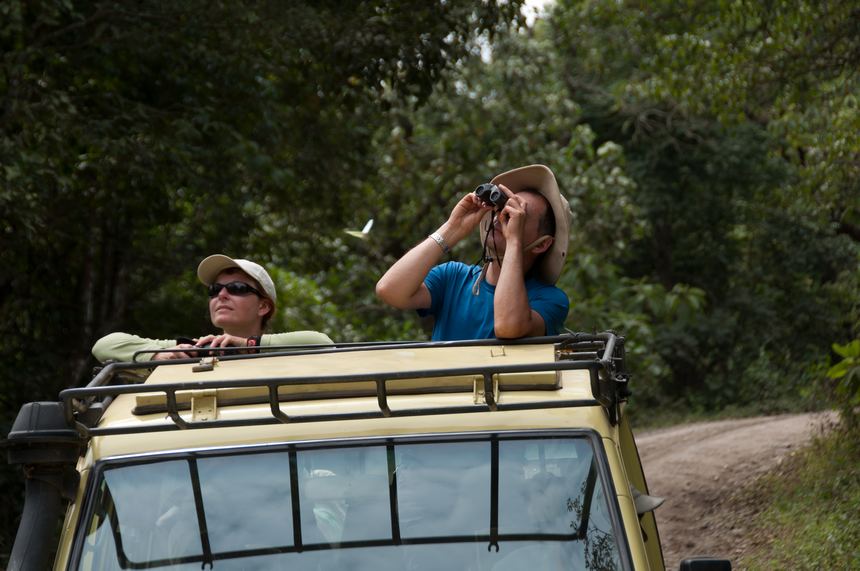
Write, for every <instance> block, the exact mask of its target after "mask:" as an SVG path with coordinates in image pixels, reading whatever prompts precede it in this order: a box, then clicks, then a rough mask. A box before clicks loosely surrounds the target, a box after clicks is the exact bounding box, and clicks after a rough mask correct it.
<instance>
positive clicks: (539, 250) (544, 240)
mask: <svg viewBox="0 0 860 571" xmlns="http://www.w3.org/2000/svg"><path fill="white" fill-rule="evenodd" d="M539 239H540V240H541V241H540V243H539V244H535V245H534V246H532V248H531V251H532V252H533V253H534V254H536V255H537V254H543V253H544V252H546V251H547V250H549V247H550V246H552V243H553V241H554V240H555V239H554V238H553V237H552V236H550V235H549V234H546V235H544V236H541V238H539Z"/></svg>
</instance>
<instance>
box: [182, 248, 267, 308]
mask: <svg viewBox="0 0 860 571" xmlns="http://www.w3.org/2000/svg"><path fill="white" fill-rule="evenodd" d="M230 268H239V269H240V270H242V271H243V272H245V273H246V274H248V275H249V276H251V277H252V278H253V279H254V280H256V281H257V283H258V284H260V287H261V288H263V293H265V294H266V297H268V298H269V299H271V300H272V301H277V300H278V294H277V292H275V282H273V281H272V278H271V277H270V276H269V272H267V271H266V270H265V268H263V266H261V265H260V264H257V263H256V262H252V261H250V260H241V259H235V260H234V259H233V258H231V257H230V256H225V255H224V254H213V255H211V256H209V257H207V258H206V259H204V260H203V261H202V262H200V265H199V266H197V277H198V278H200V281H201V282H203V284H204V285H207V286H208V285H212V284H213V283H214V282H215V279H216V278H217V277H218V274H220V273H221V272H223V271H224V270H229V269H230Z"/></svg>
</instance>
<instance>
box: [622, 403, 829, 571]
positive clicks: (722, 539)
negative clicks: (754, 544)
mask: <svg viewBox="0 0 860 571" xmlns="http://www.w3.org/2000/svg"><path fill="white" fill-rule="evenodd" d="M833 418H834V417H833V416H832V415H828V414H820V413H819V414H796V415H782V416H768V417H759V418H749V419H741V420H724V421H716V422H702V423H696V424H689V425H684V426H680V427H673V428H667V429H660V430H654V431H649V432H642V433H637V434H636V442H637V443H638V445H639V453H640V455H641V457H642V463H643V465H644V468H645V477H646V478H647V481H648V487H649V488H650V492H651V494H652V495H655V496H663V497H665V498H666V503H664V504H663V505H662V506H660V507H659V508H658V509H657V512H656V514H657V525H658V527H659V529H660V538H661V541H662V542H663V554H664V556H665V559H666V569H668V570H674V569H678V565H679V563H680V560H681V558H682V557H687V556H692V555H713V556H719V557H722V558H728V559H731V560H732V561H733V563H734V562H735V561H736V560H737V559H738V557H739V556H740V555H743V553H744V549H745V547H746V546H748V545H749V543H750V541H749V539H748V538H747V537H746V530H745V529H744V528H745V525H744V524H745V521H746V520H747V519H748V516H750V515H752V514H750V513H749V512H750V511H751V509H754V508H750V506H748V505H745V506H744V505H738V504H737V502H733V501H731V499H732V496H733V495H734V492H736V491H737V490H739V489H740V488H742V487H744V486H747V485H749V484H750V483H751V482H753V481H755V479H756V478H758V477H759V476H761V475H762V474H765V473H767V472H768V471H770V470H772V469H773V468H774V467H776V466H777V465H778V464H779V463H781V462H782V461H783V459H784V458H785V457H786V456H787V455H789V454H791V453H792V452H793V451H795V450H797V449H799V448H800V447H802V446H803V445H804V444H805V443H807V442H808V441H809V440H810V439H811V438H812V436H813V435H814V434H816V432H817V430H819V427H821V426H822V425H823V424H826V423H827V422H829V421H832V419H833Z"/></svg>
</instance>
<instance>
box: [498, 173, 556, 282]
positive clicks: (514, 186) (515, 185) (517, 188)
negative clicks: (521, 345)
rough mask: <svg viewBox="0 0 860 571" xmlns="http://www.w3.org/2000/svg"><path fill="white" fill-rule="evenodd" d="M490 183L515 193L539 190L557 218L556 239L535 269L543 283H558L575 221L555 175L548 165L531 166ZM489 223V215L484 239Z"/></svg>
mask: <svg viewBox="0 0 860 571" xmlns="http://www.w3.org/2000/svg"><path fill="white" fill-rule="evenodd" d="M490 182H492V183H493V184H503V185H505V186H506V187H508V188H509V189H510V190H511V192H513V193H514V194H516V193H517V192H522V191H523V190H534V191H537V192H539V193H540V194H541V195H542V196H543V197H544V198H546V200H547V202H549V205H550V208H552V213H553V216H554V217H555V236H553V241H552V246H550V248H549V250H547V251H546V252H544V254H543V256H541V258H540V259H539V260H538V266H537V268H536V269H537V272H538V277H539V278H540V279H541V280H543V281H544V282H546V283H548V284H554V283H555V282H557V281H558V277H559V276H560V275H561V269H562V267H563V266H564V261H565V259H566V258H567V246H568V242H569V241H570V223H571V220H572V219H573V213H571V211H570V203H569V202H568V201H567V199H566V198H565V197H564V196H562V194H561V191H560V190H559V188H558V183H557V182H556V180H555V175H554V174H553V173H552V171H551V170H549V167H547V166H545V165H529V166H525V167H520V168H517V169H513V170H509V171H507V172H503V173H502V174H500V175H497V176H496V177H495V178H493V180H492V181H490ZM489 222H490V217H489V216H487V217H486V218H484V219H483V220H482V221H481V228H482V232H481V240H483V239H484V238H483V237H484V236H485V235H486V229H487V224H489Z"/></svg>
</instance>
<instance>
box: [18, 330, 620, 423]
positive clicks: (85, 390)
mask: <svg viewBox="0 0 860 571" xmlns="http://www.w3.org/2000/svg"><path fill="white" fill-rule="evenodd" d="M549 343H552V344H554V345H555V349H556V350H555V353H556V360H554V361H551V362H546V363H536V364H514V365H493V366H472V367H452V368H447V369H433V370H408V371H395V372H380V373H372V372H366V373H358V374H345V375H344V374H341V375H326V374H319V375H313V376H278V377H271V378H254V379H226V380H214V381H199V380H193V379H190V378H189V380H188V381H181V382H173V383H159V384H154V385H147V384H141V378H140V377H137V378H136V377H135V376H134V375H131V376H129V373H136V374H138V375H139V374H140V373H141V372H144V373H145V372H147V371H151V370H153V369H155V368H157V367H165V366H175V365H181V364H186V365H187V364H189V363H197V362H199V361H200V359H177V360H168V361H145V362H130V363H110V364H108V365H106V366H105V367H103V368H102V369H101V370H99V372H98V373H97V374H96V376H95V377H94V378H93V379H92V381H91V382H90V383H89V384H88V385H87V386H86V387H81V388H72V389H66V390H64V391H62V392H61V393H60V400H61V402H62V406H63V409H64V411H65V419H66V422H67V423H68V425H69V427H70V428H74V429H75V430H77V432H78V433H79V435H80V437H81V438H83V439H87V438H90V437H92V436H100V435H108V434H129V433H143V432H161V431H169V430H184V429H195V428H215V427H226V426H250V425H264V424H278V423H294V422H315V421H323V420H346V419H356V418H379V417H391V416H417V415H433V414H450V413H459V412H481V411H487V410H490V411H494V410H516V409H524V408H550V407H552V408H556V407H561V406H584V405H593V404H594V402H595V400H596V401H597V402H599V403H600V404H601V405H602V406H603V407H604V408H605V409H606V411H607V414H608V416H609V420H610V421H611V422H612V423H613V424H616V423H617V422H618V419H619V405H620V403H621V402H623V401H625V400H626V398H627V396H628V395H629V392H628V388H627V381H628V375H627V372H626V369H625V364H624V338H623V337H619V336H617V335H616V334H615V333H613V332H610V331H607V332H603V333H595V334H589V333H567V334H563V335H558V336H552V337H537V338H526V339H517V340H505V341H499V340H495V339H492V340H477V341H454V342H394V343H387V342H376V343H347V344H336V345H324V346H312V347H309V346H300V347H299V346H271V347H267V348H266V351H265V352H263V353H257V354H250V355H249V354H239V353H238V352H235V354H231V353H234V351H230V350H229V349H228V350H227V351H225V352H224V355H223V356H220V357H218V359H219V360H224V361H226V360H245V359H258V358H269V357H272V356H281V355H301V354H311V353H313V354H319V353H320V352H324V353H344V352H354V351H374V350H383V349H392V348H399V349H403V348H424V347H440V346H444V347H452V346H491V345H535V344H549ZM564 370H588V371H589V372H590V378H591V388H592V394H593V395H594V399H593V400H592V399H589V400H587V401H558V400H547V401H545V402H530V403H505V404H503V403H499V402H497V401H496V399H495V396H494V387H493V376H494V375H496V374H499V373H522V372H539V371H564ZM428 375H432V376H434V377H446V376H462V375H473V376H480V377H483V385H484V386H483V390H484V395H485V404H482V405H474V406H457V407H433V408H422V409H408V410H392V409H391V408H390V407H389V405H388V398H389V396H390V395H395V394H403V393H398V392H397V391H396V390H392V388H391V387H390V386H389V384H390V383H391V382H392V381H397V380H404V379H416V378H421V377H423V376H428ZM368 382H372V383H373V384H374V385H375V396H376V398H377V403H378V410H375V411H369V412H351V413H328V414H315V415H301V416H288V415H286V414H285V413H284V412H283V411H282V410H281V408H280V406H279V404H280V402H281V401H284V400H294V399H292V398H290V397H286V398H285V396H284V395H282V394H279V391H278V389H279V387H284V386H291V385H293V386H295V385H305V386H310V385H315V384H320V385H321V384H331V383H339V384H350V383H364V384H365V386H366V385H367V383H368ZM246 387H265V388H267V389H268V391H267V392H268V395H267V396H266V397H263V398H262V399H261V400H259V401H257V402H262V403H266V402H267V403H268V404H269V410H270V412H271V416H263V417H260V418H252V419H239V420H236V419H233V420H207V421H203V422H192V421H189V420H186V419H184V418H182V417H181V416H180V414H179V411H180V409H181V408H182V405H181V404H179V403H178V402H177V392H180V391H197V390H205V389H225V388H246ZM448 390H450V389H448ZM440 392H443V391H441V390H440ZM146 393H161V394H165V395H166V404H165V405H164V408H163V409H162V411H165V412H167V415H168V416H169V418H170V419H171V420H172V422H170V423H160V424H149V425H145V426H120V427H116V426H115V427H98V426H97V424H98V420H99V419H100V417H101V414H102V413H103V411H104V410H105V409H106V408H107V406H108V405H109V404H110V401H111V400H112V399H113V398H114V397H117V396H119V395H123V394H146ZM367 394H368V393H367V391H365V393H364V395H367ZM370 394H373V393H370ZM185 408H187V406H186V407H185ZM150 412H152V411H150ZM12 437H13V435H12V434H10V438H12Z"/></svg>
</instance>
